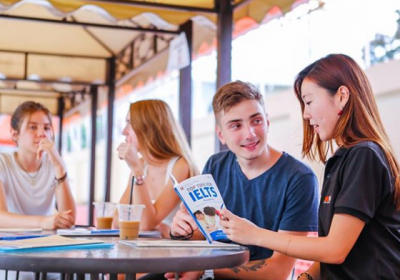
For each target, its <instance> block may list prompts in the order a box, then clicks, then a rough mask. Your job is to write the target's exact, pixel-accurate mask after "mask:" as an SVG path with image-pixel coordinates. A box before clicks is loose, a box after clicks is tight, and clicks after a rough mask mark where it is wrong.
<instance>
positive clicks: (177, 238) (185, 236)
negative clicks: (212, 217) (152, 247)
mask: <svg viewBox="0 0 400 280" xmlns="http://www.w3.org/2000/svg"><path fill="white" fill-rule="evenodd" d="M192 236H193V231H192V232H191V233H189V234H188V235H172V233H171V231H170V232H169V237H171V239H172V240H188V239H190V238H192Z"/></svg>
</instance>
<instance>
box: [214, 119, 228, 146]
mask: <svg viewBox="0 0 400 280" xmlns="http://www.w3.org/2000/svg"><path fill="white" fill-rule="evenodd" d="M215 132H216V133H217V137H218V139H219V141H221V144H222V145H225V144H226V142H225V140H224V136H223V135H222V130H221V128H220V127H219V125H218V124H217V125H216V126H215Z"/></svg>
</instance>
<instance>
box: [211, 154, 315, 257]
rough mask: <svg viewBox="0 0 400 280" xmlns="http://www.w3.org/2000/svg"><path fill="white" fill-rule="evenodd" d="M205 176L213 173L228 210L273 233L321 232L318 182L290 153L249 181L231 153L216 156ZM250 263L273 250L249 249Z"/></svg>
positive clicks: (268, 255)
mask: <svg viewBox="0 0 400 280" xmlns="http://www.w3.org/2000/svg"><path fill="white" fill-rule="evenodd" d="M203 174H211V175H212V176H213V177H214V180H215V182H216V183H217V186H218V188H219V191H220V192H221V196H222V197H223V199H224V202H225V205H226V208H227V209H228V210H230V211H231V212H232V213H234V214H235V215H238V216H240V217H243V218H246V219H248V220H250V221H251V222H253V223H254V224H256V225H257V226H259V227H261V228H265V229H269V230H272V231H278V230H286V231H317V230H318V220H317V210H318V181H317V178H316V177H315V175H314V173H313V172H312V171H311V169H310V168H308V167H307V166H306V165H304V164H303V163H301V162H300V161H298V160H296V159H295V158H293V157H292V156H290V155H289V154H287V153H283V154H282V156H281V157H280V158H279V160H278V161H277V162H276V163H275V164H274V165H273V166H272V167H271V168H270V169H268V170H267V171H266V172H264V173H263V174H261V175H260V176H258V177H256V178H254V179H252V180H248V179H247V178H246V176H245V175H244V174H243V172H242V170H241V168H240V166H239V164H238V162H237V161H236V156H235V154H233V153H232V152H231V151H225V152H222V153H219V154H216V155H213V156H212V157H211V158H210V159H209V160H208V162H207V163H206V166H205V167H204V170H203ZM248 247H249V250H250V260H259V259H265V258H269V257H271V256H272V253H273V251H272V250H269V249H266V248H262V247H256V246H248Z"/></svg>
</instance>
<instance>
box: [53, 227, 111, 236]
mask: <svg viewBox="0 0 400 280" xmlns="http://www.w3.org/2000/svg"><path fill="white" fill-rule="evenodd" d="M57 234H59V235H64V236H89V235H109V236H118V235H119V230H118V229H94V228H73V229H58V230H57Z"/></svg>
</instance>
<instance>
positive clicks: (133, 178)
mask: <svg viewBox="0 0 400 280" xmlns="http://www.w3.org/2000/svg"><path fill="white" fill-rule="evenodd" d="M134 184H135V176H132V181H131V192H130V194H129V205H131V204H132V195H133V185H134ZM130 220H131V211H129V212H128V221H130Z"/></svg>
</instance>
